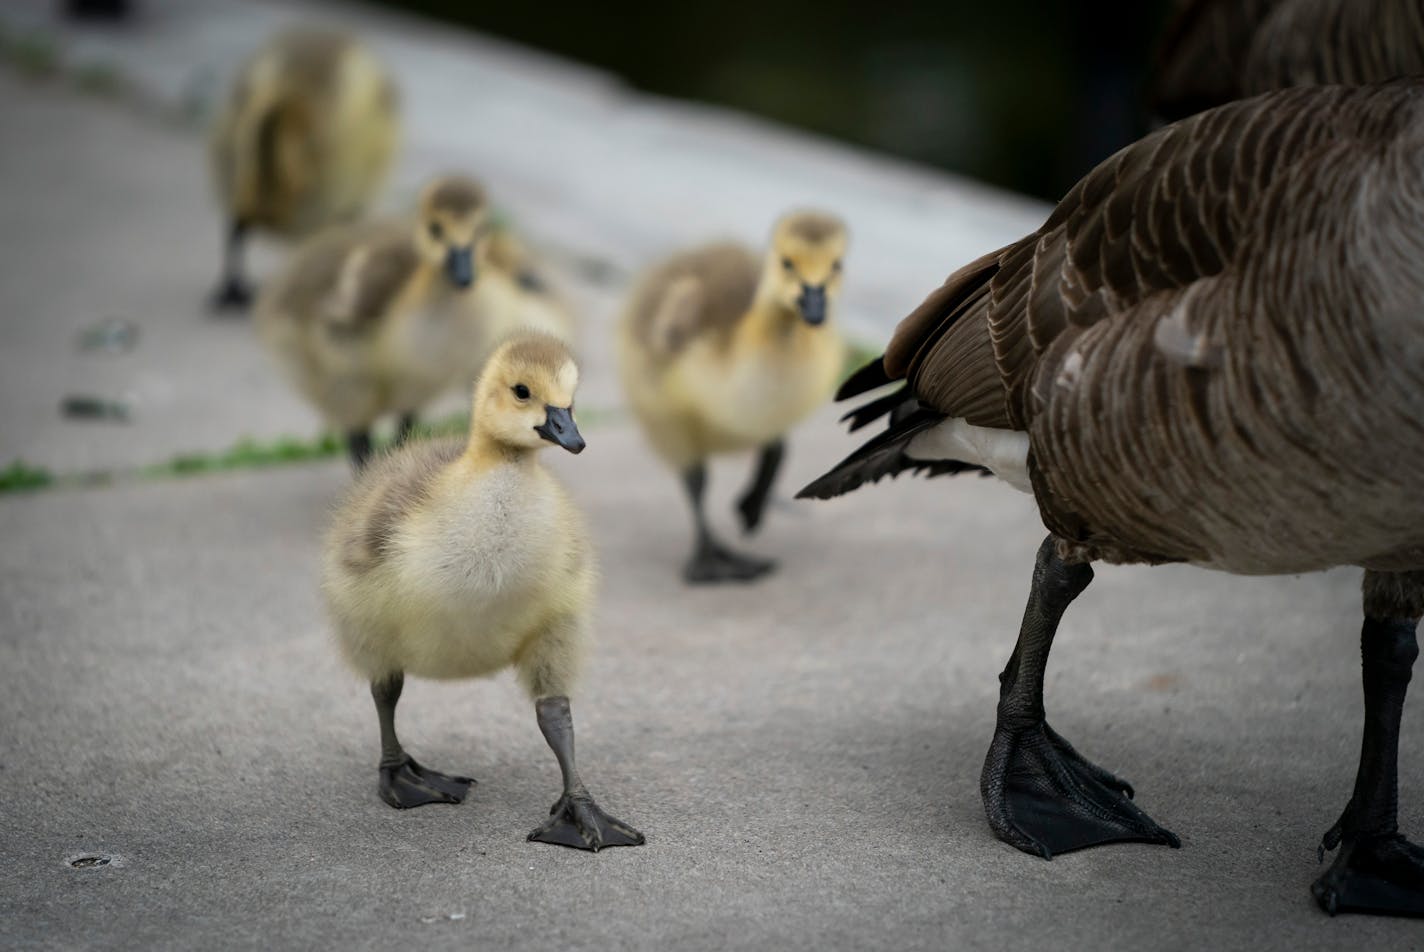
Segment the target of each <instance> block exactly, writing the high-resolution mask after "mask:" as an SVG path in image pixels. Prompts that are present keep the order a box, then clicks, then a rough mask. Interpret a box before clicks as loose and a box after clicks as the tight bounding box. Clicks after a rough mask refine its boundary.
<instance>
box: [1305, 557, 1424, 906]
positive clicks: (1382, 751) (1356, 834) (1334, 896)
mask: <svg viewBox="0 0 1424 952" xmlns="http://www.w3.org/2000/svg"><path fill="white" fill-rule="evenodd" d="M1406 587H1407V588H1412V589H1414V590H1415V591H1414V597H1413V598H1410V597H1408V596H1407V595H1406V596H1405V597H1404V598H1400V597H1399V596H1400V594H1401V593H1402V591H1403V590H1405V589H1406ZM1420 592H1424V573H1398V574H1386V573H1376V572H1367V573H1365V623H1364V627H1363V629H1362V631H1361V633H1360V654H1361V656H1362V660H1363V662H1364V687H1365V729H1364V737H1363V739H1362V742H1361V744H1360V769H1359V772H1358V773H1356V775H1355V789H1354V792H1353V793H1352V794H1351V796H1350V802H1349V804H1348V805H1347V806H1346V807H1345V812H1344V814H1343V815H1342V816H1341V817H1340V819H1339V820H1338V821H1337V822H1336V823H1335V825H1334V826H1333V827H1331V828H1330V830H1329V832H1327V833H1326V834H1325V838H1324V839H1323V840H1322V841H1321V844H1320V856H1321V858H1322V859H1323V858H1324V856H1325V851H1326V850H1333V849H1335V848H1336V847H1339V848H1340V852H1339V853H1337V854H1336V855H1335V861H1334V862H1333V863H1331V864H1330V869H1329V870H1327V871H1326V873H1325V875H1323V876H1321V877H1320V878H1319V879H1318V880H1316V881H1315V884H1314V885H1313V886H1312V887H1311V892H1313V893H1314V894H1315V899H1316V901H1317V902H1318V903H1320V908H1322V909H1324V910H1325V911H1326V912H1328V913H1330V914H1331V915H1334V914H1335V913H1337V912H1362V913H1372V914H1375V915H1386V916H1424V849H1420V848H1419V847H1418V846H1415V845H1414V844H1413V843H1411V842H1409V841H1408V840H1407V839H1405V838H1404V836H1403V835H1402V834H1401V833H1400V832H1399V823H1398V807H1399V722H1400V717H1401V716H1402V715H1403V713H1404V695H1405V692H1406V691H1408V689H1409V678H1410V675H1411V673H1412V670H1413V667H1414V661H1415V659H1416V658H1417V657H1418V656H1419V644H1418V641H1417V640H1416V637H1415V628H1416V627H1417V626H1418V624H1419V618H1418V617H1417V614H1416V613H1417V611H1418V607H1417V603H1418V601H1419V597H1420V594H1419V593H1420ZM1411 601H1413V602H1415V603H1416V604H1413V605H1411V604H1408V603H1409V602H1411ZM1400 615H1412V616H1414V617H1399V616H1400Z"/></svg>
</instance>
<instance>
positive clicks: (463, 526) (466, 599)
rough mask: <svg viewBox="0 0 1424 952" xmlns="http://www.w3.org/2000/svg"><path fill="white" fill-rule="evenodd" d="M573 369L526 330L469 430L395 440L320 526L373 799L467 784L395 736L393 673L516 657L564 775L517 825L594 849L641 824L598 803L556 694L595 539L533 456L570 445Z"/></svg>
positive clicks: (416, 796) (623, 840)
mask: <svg viewBox="0 0 1424 952" xmlns="http://www.w3.org/2000/svg"><path fill="white" fill-rule="evenodd" d="M578 377H579V372H578V367H577V365H576V364H575V363H574V359H573V357H572V356H571V355H570V354H569V351H568V349H567V347H565V345H564V344H563V343H562V342H561V341H559V340H557V339H555V338H553V337H549V336H546V335H524V336H521V337H517V338H514V339H513V340H511V341H510V342H509V343H507V344H505V345H504V346H503V347H501V348H500V349H499V350H498V351H496V352H495V354H494V356H493V357H492V358H491V359H490V363H489V366H488V367H487V368H486V369H485V371H484V373H483V374H482V375H481V377H480V381H479V383H478V384H477V385H476V387H475V397H474V409H473V411H472V413H471V424H470V436H469V440H468V442H466V441H463V440H429V441H424V442H421V443H417V444H413V445H411V446H407V447H404V448H401V449H398V450H396V451H395V452H394V453H392V454H391V455H389V456H385V457H383V458H381V459H380V460H378V461H377V462H375V463H373V464H372V465H371V467H370V468H369V469H368V470H367V471H366V472H365V473H363V474H362V475H361V477H360V478H359V479H358V480H357V482H356V485H355V486H354V487H353V488H352V490H351V492H350V494H349V495H348V497H347V499H346V501H345V502H344V503H343V504H342V506H341V507H340V509H339V510H338V511H337V513H336V518H335V523H334V525H333V526H332V529H331V532H330V535H329V536H328V538H327V545H326V557H325V580H324V589H325V592H326V597H327V603H328V605H329V607H330V610H331V614H332V617H333V619H334V620H335V623H336V632H337V638H338V641H339V643H340V646H341V649H342V653H343V654H344V655H345V656H346V659H347V660H348V661H349V662H350V663H351V665H352V667H354V668H355V669H356V671H358V672H359V673H360V674H361V675H363V676H364V677H366V678H368V679H369V680H370V682H371V694H372V696H373V697H374V698H375V701H376V713H377V716H378V718H379V721H380V727H381V762H380V768H379V773H380V786H379V790H380V795H381V798H382V799H383V800H385V801H386V802H387V803H389V804H390V805H391V806H393V807H399V808H405V807H417V806H421V805H423V804H427V803H459V802H460V801H461V800H463V799H464V797H465V795H466V792H467V791H468V789H469V786H470V784H471V783H473V781H472V780H470V779H469V778H468V777H452V776H448V775H446V774H442V773H439V772H437V771H434V770H430V769H428V768H426V767H422V766H421V765H420V764H418V763H416V761H415V760H414V759H412V758H411V756H410V755H409V754H407V753H406V752H405V750H404V749H403V748H402V747H401V744H400V741H399V740H398V739H397V737H396V728H395V710H396V702H397V701H398V700H399V699H400V695H401V688H402V686H403V685H404V683H405V675H406V674H407V673H410V674H415V675H419V676H421V677H426V678H438V679H454V678H475V677H483V676H487V675H492V674H495V673H497V672H499V671H502V670H504V669H505V668H508V667H511V666H513V667H514V668H515V669H516V670H517V671H518V674H519V680H520V682H521V683H522V684H523V685H524V687H525V689H526V690H527V691H528V692H529V694H530V696H531V697H533V699H534V706H535V713H536V715H537V717H538V720H539V729H540V730H541V731H542V732H543V734H544V738H545V740H547V741H548V743H549V747H550V748H552V750H553V751H554V755H555V757H556V758H557V759H558V762H559V768H560V770H561V771H562V773H563V781H564V792H563V795H562V796H561V797H560V798H559V799H558V801H557V802H556V803H555V804H554V807H553V809H552V810H551V811H550V817H549V819H548V820H547V821H546V822H545V823H544V824H543V825H542V826H540V827H538V828H537V829H536V830H534V832H532V833H530V834H529V839H531V840H539V841H542V842H545V843H557V844H560V845H563V846H573V847H577V848H580V849H590V850H595V851H596V850H598V849H600V848H601V847H604V846H636V845H639V844H641V843H642V842H643V835H642V834H641V833H639V832H638V831H637V830H635V829H633V828H632V827H630V826H628V825H627V824H626V823H623V822H621V821H619V820H617V819H614V818H613V817H611V816H609V815H608V814H606V813H604V812H603V811H602V810H601V809H599V807H598V804H596V803H594V801H593V798H592V797H591V796H589V793H588V790H587V789H586V788H585V787H584V785H583V782H582V781H581V780H580V779H579V774H578V769H577V767H576V766H575V763H574V728H573V719H572V716H571V714H570V712H569V697H568V696H569V692H570V691H571V690H572V689H573V686H574V682H575V681H576V680H577V678H578V674H579V670H580V668H581V666H582V660H583V655H584V651H585V647H586V642H587V638H588V627H589V618H588V616H589V611H590V607H591V605H592V602H593V596H594V589H595V586H596V582H597V579H596V568H595V565H594V551H593V547H592V545H591V544H590V542H589V539H588V533H587V530H586V529H585V528H584V521H583V517H582V515H581V514H580V513H579V511H578V510H577V508H576V507H575V506H574V504H573V502H572V501H571V500H570V499H569V497H568V495H567V493H566V492H565V491H564V489H563V488H562V487H561V486H560V485H559V484H558V482H556V481H555V480H554V478H553V477H552V476H550V475H549V473H548V472H547V471H546V470H545V469H544V468H543V467H542V466H540V465H539V462H538V460H537V459H536V456H537V454H538V451H539V450H540V449H543V448H546V447H549V446H561V447H563V448H564V449H566V450H568V451H569V452H571V453H578V452H581V451H582V450H583V448H584V441H583V437H582V436H581V435H580V434H579V431H578V426H577V425H576V424H575V423H574V418H573V406H574V390H575V389H576V388H577V386H578Z"/></svg>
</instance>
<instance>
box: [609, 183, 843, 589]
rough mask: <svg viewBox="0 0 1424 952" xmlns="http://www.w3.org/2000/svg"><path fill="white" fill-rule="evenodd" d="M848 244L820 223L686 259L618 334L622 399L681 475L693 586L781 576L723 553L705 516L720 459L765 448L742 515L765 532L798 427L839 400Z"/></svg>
mask: <svg viewBox="0 0 1424 952" xmlns="http://www.w3.org/2000/svg"><path fill="white" fill-rule="evenodd" d="M846 241H847V237H846V230H845V226H844V225H843V224H842V222H841V221H840V219H838V218H835V217H833V216H831V215H827V214H824V213H821V212H811V211H803V212H795V213H792V214H789V215H787V216H785V217H784V218H782V219H781V220H780V221H778V222H777V223H776V226H775V228H774V229H773V231H772V235H771V245H770V248H769V249H768V250H767V251H766V252H765V254H764V255H762V256H760V257H758V255H757V254H756V253H755V252H753V251H752V250H751V249H748V248H745V247H743V246H741V245H736V244H716V245H709V246H707V247H703V248H697V249H695V250H691V251H687V252H684V253H682V254H679V255H677V256H675V257H673V258H672V259H670V260H668V261H666V262H665V263H663V264H662V265H660V266H658V267H656V268H654V269H653V270H652V271H651V272H650V273H649V274H648V275H647V276H646V277H644V278H643V280H642V281H641V282H640V283H639V285H638V286H637V288H636V290H635V291H634V293H633V297H632V300H631V302H630V303H629V305H628V307H627V309H626V310H625V312H624V314H623V318H622V321H621V323H620V333H619V350H620V354H619V356H620V365H621V373H622V380H623V386H624V389H625V391H626V393H627V396H628V400H629V403H630V404H631V406H632V408H633V410H634V413H635V414H636V416H637V417H638V419H639V421H640V422H641V423H642V425H643V428H644V430H645V432H646V433H647V435H648V439H649V440H650V442H651V443H652V445H653V448H654V449H655V450H656V451H657V452H658V454H659V455H660V456H662V458H663V459H664V460H665V461H666V462H667V463H668V465H670V466H671V467H673V468H674V469H675V470H677V471H678V472H679V473H681V474H682V480H683V485H684V487H685V489H686V491H687V496H688V499H689V501H690V503H691V506H692V517H693V526H694V530H695V533H696V542H695V544H694V547H693V552H692V556H691V558H690V559H689V560H688V561H687V563H686V565H685V567H684V569H683V577H684V578H685V579H686V580H687V581H688V582H690V583H711V582H745V581H750V580H752V579H756V578H759V577H760V576H762V575H764V574H766V573H767V572H769V571H771V569H772V568H774V567H775V563H774V562H771V561H769V560H765V559H758V558H752V557H750V556H747V555H742V554H739V553H737V552H735V551H733V550H731V549H730V548H728V547H727V546H726V545H725V544H723V543H722V542H721V541H719V540H718V539H717V538H716V537H715V536H714V535H713V533H712V530H711V529H710V527H709V526H708V523H707V518H706V515H705V512H704V509H703V501H702V500H703V493H704V490H705V489H706V485H707V466H706V461H707V458H708V456H710V455H712V454H714V453H724V452H733V451H739V450H747V449H754V448H759V449H760V451H761V455H760V459H759V461H758V463H757V467H756V471H755V473H754V475H753V477H752V481H751V483H750V484H749V485H748V486H747V488H746V490H745V491H744V492H743V494H742V496H741V499H740V502H739V503H738V506H737V510H738V513H739V515H740V519H741V523H742V527H743V529H744V530H745V531H746V532H752V531H754V530H756V528H757V527H758V526H759V525H760V524H761V520H762V516H763V513H764V511H765V507H766V502H767V498H768V496H769V494H770V492H771V487H772V484H773V483H774V481H775V479H776V474H777V470H778V469H779V468H780V466H781V461H782V457H783V455H784V453H785V434H786V432H787V430H789V429H790V428H791V426H792V425H793V424H795V423H797V422H798V421H800V420H801V419H802V418H804V417H805V416H806V415H807V414H809V413H810V412H811V411H812V410H814V409H815V408H816V407H817V406H819V405H820V404H821V403H822V402H824V401H825V400H826V399H827V398H828V397H829V396H830V394H831V391H832V389H834V387H835V384H836V378H837V376H838V374H839V372H840V370H841V367H842V365H843V362H844V359H845V345H844V343H843V341H842V339H841V336H840V334H839V332H838V330H837V329H836V327H835V323H834V321H833V320H832V312H833V310H834V305H835V302H836V299H837V297H838V296H839V294H840V290H841V260H842V257H843V256H844V254H845V249H846Z"/></svg>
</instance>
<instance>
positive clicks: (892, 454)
mask: <svg viewBox="0 0 1424 952" xmlns="http://www.w3.org/2000/svg"><path fill="white" fill-rule="evenodd" d="M897 396H898V394H897ZM910 399H912V400H913V398H910ZM884 402H885V401H884V400H877V401H876V403H884ZM903 403H904V398H903V397H902V399H901V400H899V401H897V402H896V404H895V406H896V407H898V406H899V405H901V404H903ZM893 409H895V407H891V406H886V407H885V408H884V409H883V410H882V411H881V412H880V413H877V414H876V416H882V415H884V414H885V413H889V412H891V411H892V410H893ZM944 419H945V415H944V414H943V413H939V412H937V411H934V410H926V409H924V408H920V409H917V410H915V411H913V412H911V413H908V414H905V415H904V416H901V418H900V419H898V420H895V421H893V422H892V423H891V424H890V428H889V429H888V430H886V431H885V432H883V433H881V434H880V435H879V436H877V437H875V438H874V439H873V440H871V441H870V442H868V443H866V444H865V445H864V446H862V447H861V448H860V449H858V450H856V451H855V452H854V453H852V454H850V455H849V456H847V457H846V458H845V459H843V460H841V461H840V462H839V463H838V464H836V466H835V467H833V468H832V469H831V471H830V472H828V473H826V474H825V475H824V476H821V477H820V478H818V479H816V480H814V481H812V482H811V483H810V485H808V486H806V488H805V489H802V490H801V491H800V492H799V493H797V494H796V498H797V499H831V498H833V497H835V496H841V495H844V494H845V493H848V492H850V491H851V490H852V489H855V488H856V487H858V486H861V485H863V484H865V483H875V482H879V481H880V480H882V479H884V478H885V477H886V476H889V477H891V478H894V477H896V476H899V475H900V474H901V473H903V472H905V471H906V470H908V471H910V472H912V473H917V474H924V475H926V476H945V475H948V474H951V473H965V472H978V473H982V474H985V475H987V474H988V472H989V471H988V470H986V469H985V468H984V467H982V466H976V465H974V464H972V463H962V462H960V461H959V460H920V459H911V458H910V457H908V456H906V455H905V448H906V447H907V446H909V444H910V441H911V440H913V439H914V438H915V437H916V436H917V435H919V434H920V433H922V432H924V431H925V430H928V429H929V428H930V427H932V426H935V425H936V424H938V423H940V422H941V421H943V420H944Z"/></svg>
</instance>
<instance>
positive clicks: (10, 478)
mask: <svg viewBox="0 0 1424 952" xmlns="http://www.w3.org/2000/svg"><path fill="white" fill-rule="evenodd" d="M53 482H54V474H53V473H51V472H50V471H49V470H47V469H45V468H44V467H42V466H31V465H30V464H29V463H26V462H25V461H24V460H22V459H17V460H15V461H14V462H13V463H11V464H10V465H9V466H7V467H5V468H4V469H0V493H18V492H26V491H28V490H32V489H42V488H44V487H45V486H48V485H50V484H51V483H53Z"/></svg>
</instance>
